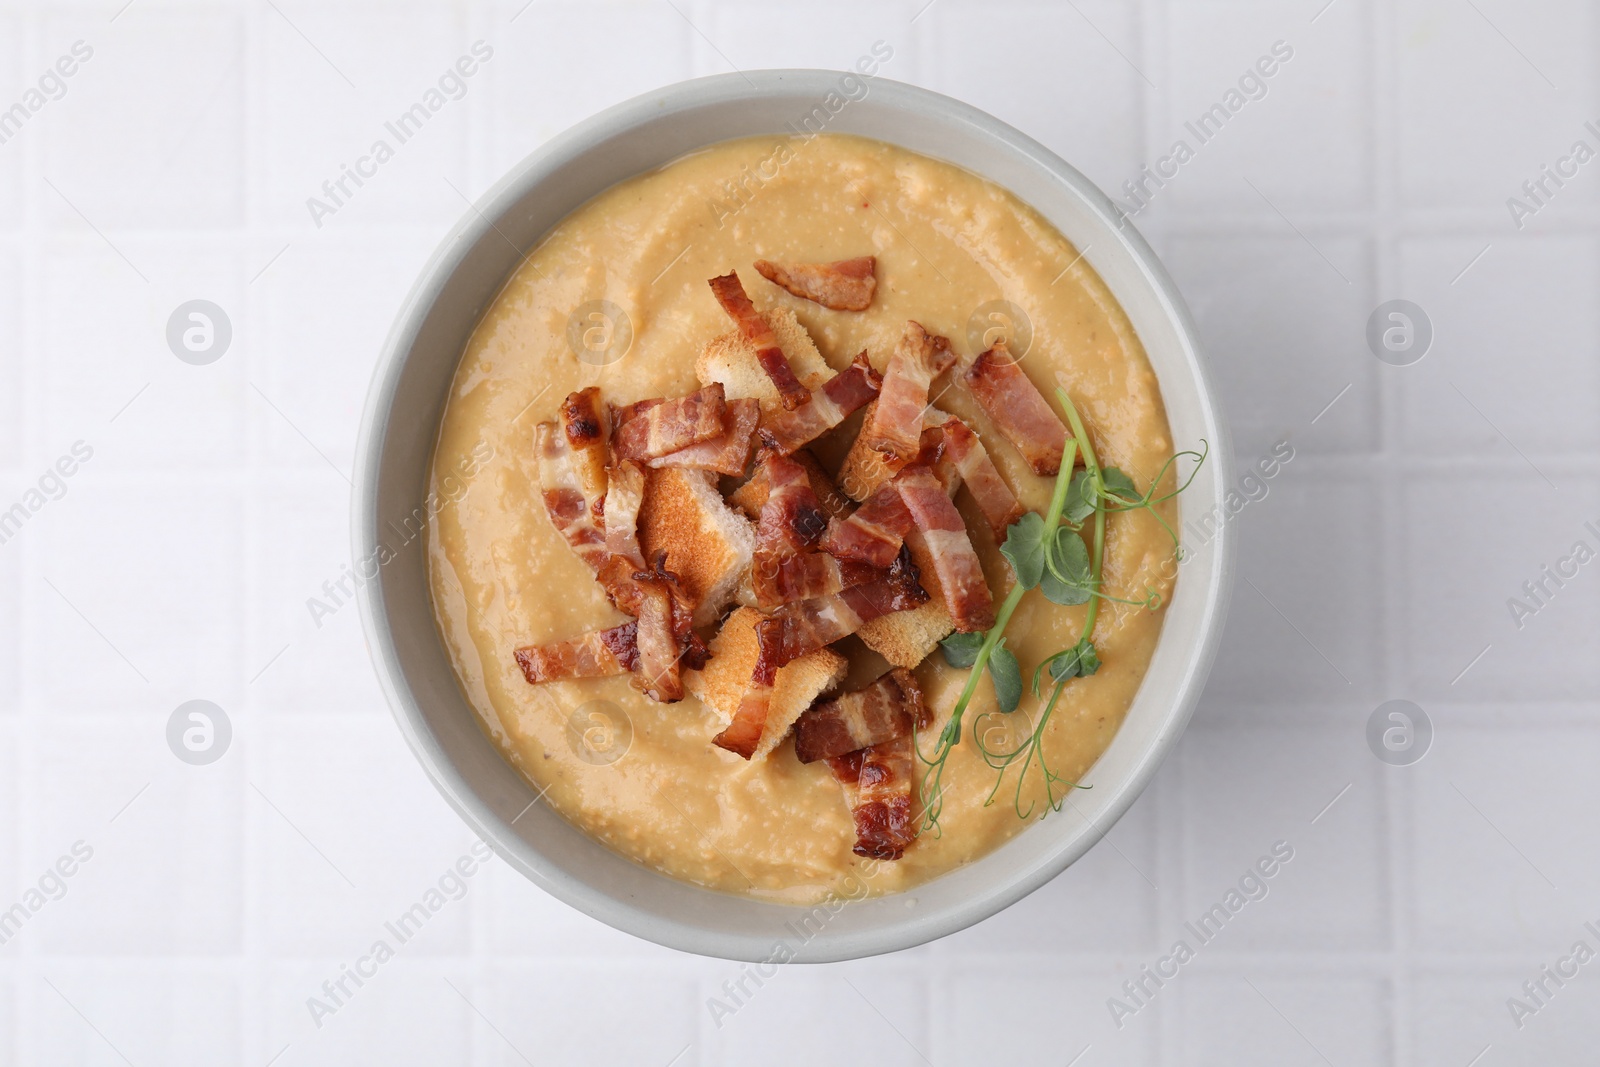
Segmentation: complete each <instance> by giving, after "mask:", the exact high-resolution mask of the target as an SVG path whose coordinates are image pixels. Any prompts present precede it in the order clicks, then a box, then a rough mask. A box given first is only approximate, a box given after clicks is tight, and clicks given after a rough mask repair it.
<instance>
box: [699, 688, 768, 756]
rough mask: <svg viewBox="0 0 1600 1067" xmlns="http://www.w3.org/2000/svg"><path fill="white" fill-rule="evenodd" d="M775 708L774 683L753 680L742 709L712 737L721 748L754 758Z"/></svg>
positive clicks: (744, 697)
mask: <svg viewBox="0 0 1600 1067" xmlns="http://www.w3.org/2000/svg"><path fill="white" fill-rule="evenodd" d="M771 709H772V683H771V682H757V681H754V680H752V681H751V682H750V688H749V690H748V691H747V692H746V693H745V695H744V696H743V697H741V698H740V700H739V710H738V711H736V712H734V713H733V721H732V722H730V723H728V725H727V726H726V727H724V728H723V730H722V732H721V733H719V734H718V735H717V736H716V737H713V738H712V739H711V743H712V744H713V745H716V746H717V747H718V748H725V749H727V750H728V751H729V752H732V753H733V754H734V755H737V756H743V757H744V758H745V759H750V758H751V757H752V756H754V755H755V751H756V746H757V745H759V744H760V743H761V733H762V731H763V730H765V729H766V728H767V714H768V713H769V712H770V711H771Z"/></svg>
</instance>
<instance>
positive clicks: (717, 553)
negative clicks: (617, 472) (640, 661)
mask: <svg viewBox="0 0 1600 1067" xmlns="http://www.w3.org/2000/svg"><path fill="white" fill-rule="evenodd" d="M639 547H640V548H642V549H643V550H644V557H645V559H647V560H654V559H655V558H656V553H657V552H663V551H664V552H666V554H667V560H666V569H667V570H669V571H671V572H672V573H673V574H675V575H677V576H678V581H679V584H680V588H681V589H682V591H683V593H684V595H685V596H686V597H687V598H688V600H689V602H690V603H692V604H693V605H694V621H695V625H697V626H703V625H706V624H708V623H712V622H715V621H716V620H717V617H718V616H719V615H720V614H721V613H722V609H723V608H725V607H727V606H728V605H729V604H730V603H732V602H733V601H734V599H735V598H736V596H737V595H738V591H739V587H740V584H741V582H743V581H745V580H746V577H747V575H748V574H749V572H750V560H751V556H752V554H753V553H754V552H755V547H756V535H755V529H754V528H753V527H752V526H751V524H750V521H749V520H748V519H746V518H745V517H744V516H743V515H740V514H739V513H738V512H736V511H734V510H733V509H732V508H730V507H728V505H727V503H726V502H724V501H723V499H722V494H721V493H719V492H717V483H716V476H715V475H714V474H712V473H711V472H709V471H700V470H691V469H687V468H677V467H669V468H663V469H661V470H649V471H647V472H646V480H645V489H644V503H643V505H642V506H641V507H640V508H639Z"/></svg>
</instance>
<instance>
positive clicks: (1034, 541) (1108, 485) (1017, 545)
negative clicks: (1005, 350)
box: [917, 388, 1209, 832]
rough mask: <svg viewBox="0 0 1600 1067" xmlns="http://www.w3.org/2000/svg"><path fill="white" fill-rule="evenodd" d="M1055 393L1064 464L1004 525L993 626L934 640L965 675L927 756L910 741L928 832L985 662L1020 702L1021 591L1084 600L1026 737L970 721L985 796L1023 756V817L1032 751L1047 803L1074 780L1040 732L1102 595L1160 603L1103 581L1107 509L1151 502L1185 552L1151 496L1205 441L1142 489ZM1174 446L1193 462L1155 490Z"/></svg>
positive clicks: (1087, 638) (998, 690) (1082, 661)
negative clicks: (1000, 739) (917, 759)
mask: <svg viewBox="0 0 1600 1067" xmlns="http://www.w3.org/2000/svg"><path fill="white" fill-rule="evenodd" d="M1056 397H1057V399H1058V400H1059V401H1060V403H1061V407H1062V409H1063V410H1064V411H1065V412H1066V414H1067V419H1068V422H1069V424H1070V426H1071V429H1072V435H1071V437H1070V438H1068V440H1067V443H1066V448H1065V450H1064V455H1063V456H1062V463H1061V469H1060V470H1059V472H1058V473H1057V475H1056V482H1055V487H1054V489H1053V491H1052V493H1051V496H1050V506H1049V508H1048V509H1047V510H1046V513H1045V515H1044V516H1040V515H1039V514H1038V513H1037V512H1029V513H1027V514H1025V515H1024V516H1023V517H1022V518H1021V519H1018V520H1017V521H1016V522H1015V523H1013V524H1012V525H1011V527H1010V528H1009V529H1008V530H1007V531H1006V539H1005V542H1004V543H1003V544H1002V545H1001V547H1000V551H1001V553H1002V554H1003V555H1004V556H1005V557H1006V560H1007V562H1008V563H1010V565H1011V571H1012V575H1013V577H1014V578H1015V579H1016V581H1015V582H1014V584H1013V585H1012V587H1011V589H1010V591H1009V592H1008V593H1007V594H1006V598H1005V600H1004V601H1003V602H1002V603H1001V605H1000V609H999V611H998V612H996V615H995V624H994V626H993V627H991V628H990V629H989V630H988V631H987V632H985V633H981V634H979V633H971V634H953V635H951V636H950V637H947V638H946V639H945V640H944V641H942V642H940V644H941V646H942V648H943V650H944V656H945V660H946V662H948V663H949V664H950V665H951V666H952V667H957V668H970V669H971V673H970V674H969V675H968V676H967V682H966V685H965V687H963V689H962V691H961V695H960V696H959V697H958V698H957V700H956V704H955V707H954V709H953V710H952V711H951V714H950V719H949V721H948V722H947V723H946V724H945V727H944V729H943V730H942V731H940V734H939V738H938V741H937V743H936V744H935V747H934V754H933V756H932V757H931V758H930V757H927V756H922V749H921V746H920V745H918V748H917V753H918V755H919V756H921V757H922V759H923V762H924V763H926V764H927V770H926V771H925V772H924V773H923V778H922V796H923V797H924V798H925V799H924V805H923V812H924V814H923V818H924V822H925V825H926V827H927V828H928V829H931V830H934V831H935V832H937V831H938V829H939V818H940V815H941V814H942V813H943V810H944V796H943V778H944V767H945V762H946V761H947V760H948V758H949V756H950V752H951V750H952V749H954V748H955V746H956V745H957V744H959V743H960V740H961V727H962V717H963V713H964V712H965V711H966V708H967V705H968V704H969V703H970V702H971V700H972V696H973V693H974V692H975V691H976V689H977V685H978V679H979V677H980V676H981V675H982V674H983V672H984V670H985V669H986V668H987V670H988V672H989V676H990V680H991V682H992V684H993V686H994V692H995V703H996V705H997V706H998V708H999V709H1000V713H1002V714H1007V715H1009V714H1011V713H1012V712H1014V711H1015V710H1016V709H1017V707H1018V705H1019V704H1020V703H1021V699H1022V678H1021V670H1020V665H1019V664H1018V662H1017V658H1016V655H1015V653H1013V652H1012V651H1011V650H1010V649H1008V648H1006V647H1005V637H1004V633H1005V628H1006V625H1007V624H1008V623H1009V622H1010V621H1011V616H1012V614H1013V613H1014V612H1015V611H1016V608H1017V605H1018V604H1019V603H1021V601H1022V596H1023V594H1024V593H1026V592H1027V591H1028V590H1029V589H1033V588H1035V587H1038V589H1039V591H1040V592H1041V593H1042V594H1043V595H1044V597H1045V599H1047V600H1049V601H1051V602H1052V603H1055V604H1062V605H1068V606H1071V605H1078V604H1087V605H1088V608H1087V609H1086V611H1085V613H1084V622H1083V629H1082V632H1081V633H1080V636H1079V638H1078V641H1077V643H1076V644H1074V645H1073V646H1071V647H1070V648H1066V649H1063V650H1062V651H1060V652H1057V653H1055V654H1054V655H1052V656H1050V657H1048V658H1047V659H1045V660H1044V661H1043V662H1042V663H1040V664H1039V665H1038V667H1037V668H1035V670H1034V672H1033V685H1032V688H1033V694H1034V696H1035V697H1036V698H1039V697H1041V696H1042V693H1041V682H1042V679H1043V676H1044V673H1045V672H1046V671H1047V670H1048V671H1049V673H1050V679H1051V683H1052V685H1053V688H1052V690H1051V693H1050V696H1049V698H1048V700H1047V701H1046V703H1045V706H1044V710H1043V712H1042V714H1041V715H1040V717H1039V721H1038V723H1037V724H1034V725H1033V727H1032V729H1031V730H1030V731H1029V735H1028V737H1027V738H1025V739H1024V740H1023V741H1022V742H1021V743H1019V744H1018V745H1017V747H1016V748H1015V749H1012V750H1010V751H1005V752H1001V751H996V750H993V749H990V748H989V747H988V746H987V745H985V743H984V741H983V739H982V736H981V734H980V732H979V730H978V724H977V723H974V724H973V741H974V743H975V744H976V745H977V747H978V750H979V752H980V754H981V755H982V756H983V758H984V761H985V762H987V763H988V764H989V766H990V767H993V768H994V769H996V770H998V771H999V772H1000V774H999V776H998V777H997V778H996V780H995V784H994V788H993V789H991V790H990V792H989V797H988V799H987V800H985V804H986V805H987V804H990V803H993V801H994V797H995V794H996V793H997V792H998V791H999V789H1000V785H1001V783H1002V782H1003V781H1004V779H1005V774H1006V771H1007V770H1009V769H1010V767H1011V766H1012V765H1013V764H1015V763H1016V762H1017V761H1018V760H1019V759H1020V760H1021V769H1020V771H1019V773H1018V775H1017V783H1016V798H1015V807H1016V811H1017V814H1018V816H1019V817H1021V818H1024V819H1026V818H1028V817H1030V816H1031V815H1032V813H1033V810H1034V804H1033V803H1031V802H1030V803H1029V805H1028V807H1027V809H1026V810H1024V809H1023V808H1022V789H1023V785H1024V782H1025V781H1026V778H1027V774H1028V770H1029V768H1030V767H1031V766H1032V764H1033V763H1034V761H1035V760H1037V761H1038V764H1039V770H1040V773H1041V774H1042V775H1043V777H1044V782H1045V797H1046V802H1047V804H1048V805H1049V810H1053V811H1059V810H1060V807H1061V803H1062V801H1061V800H1058V799H1057V798H1056V795H1055V786H1056V784H1057V783H1062V782H1066V783H1067V785H1068V787H1069V788H1071V787H1072V786H1074V785H1075V784H1076V783H1072V782H1068V781H1067V779H1066V778H1065V777H1064V776H1061V775H1058V774H1056V773H1054V772H1053V771H1051V770H1050V767H1049V764H1048V763H1047V761H1046V759H1045V754H1044V749H1043V738H1044V731H1045V728H1046V727H1047V726H1048V725H1049V722H1050V717H1051V715H1053V714H1054V712H1055V709H1056V706H1057V705H1058V703H1059V702H1060V699H1061V694H1062V692H1063V691H1064V690H1065V688H1066V684H1067V683H1068V682H1069V681H1071V680H1072V679H1073V678H1080V677H1087V676H1089V675H1092V674H1094V673H1095V672H1096V671H1097V670H1099V669H1100V655H1099V652H1098V650H1097V649H1096V648H1095V646H1094V643H1093V641H1092V640H1091V638H1092V635H1093V634H1094V627H1095V621H1096V618H1097V616H1098V612H1099V607H1100V601H1101V600H1114V601H1116V602H1118V603H1123V604H1138V605H1141V606H1144V607H1146V608H1148V609H1149V610H1152V611H1153V610H1155V609H1156V608H1158V607H1159V606H1160V603H1161V597H1160V594H1159V593H1157V592H1156V591H1154V590H1151V592H1150V595H1149V596H1148V597H1146V598H1145V599H1144V600H1142V601H1139V600H1123V599H1121V598H1118V597H1112V596H1108V595H1107V594H1105V593H1104V592H1103V591H1102V589H1101V581H1102V571H1103V566H1104V562H1105V535H1106V516H1107V515H1108V514H1113V513H1119V512H1126V511H1137V510H1148V511H1149V512H1150V513H1151V514H1152V515H1153V516H1155V518H1156V521H1158V522H1160V523H1161V526H1162V529H1164V530H1165V531H1166V532H1167V535H1168V536H1169V537H1171V539H1172V542H1173V546H1174V548H1175V549H1177V550H1178V552H1179V553H1180V555H1179V558H1180V559H1181V558H1182V556H1181V552H1182V549H1181V546H1179V544H1178V537H1177V534H1176V533H1175V532H1174V531H1173V530H1172V527H1171V526H1170V525H1168V523H1167V521H1166V520H1165V518H1163V517H1162V516H1161V514H1160V513H1159V512H1158V511H1157V510H1156V505H1158V504H1162V503H1164V502H1166V501H1167V500H1170V499H1172V498H1173V497H1175V496H1177V495H1178V494H1179V493H1181V492H1183V490H1184V489H1186V488H1188V486H1189V484H1190V482H1192V481H1193V480H1194V477H1195V474H1196V473H1198V472H1199V469H1200V466H1201V464H1203V463H1204V462H1205V460H1206V456H1207V454H1208V452H1209V447H1208V446H1206V445H1205V443H1204V442H1202V451H1200V452H1193V451H1186V452H1179V453H1177V454H1175V455H1173V456H1172V457H1170V458H1169V459H1168V460H1167V461H1166V462H1165V463H1164V464H1162V466H1161V469H1160V470H1159V471H1158V472H1157V473H1156V476H1155V477H1154V478H1153V479H1152V480H1151V482H1150V488H1149V489H1148V490H1147V491H1145V492H1144V493H1140V492H1139V490H1138V487H1137V486H1135V485H1134V482H1133V479H1131V478H1129V477H1128V476H1127V475H1126V474H1125V473H1123V472H1122V471H1120V470H1118V469H1117V468H1115V467H1101V466H1100V463H1099V459H1098V457H1097V456H1096V454H1095V451H1094V445H1093V443H1092V442H1091V441H1090V440H1089V435H1088V432H1087V431H1086V430H1085V429H1084V425H1083V419H1082V418H1081V417H1080V416H1079V414H1078V409H1077V407H1076V406H1075V405H1074V404H1073V403H1072V398H1071V397H1069V396H1068V395H1067V393H1066V391H1065V390H1064V389H1059V388H1058V389H1057V390H1056ZM1079 453H1081V454H1082V455H1083V461H1084V468H1083V470H1080V471H1076V472H1074V469H1073V468H1074V467H1075V466H1076V460H1077V455H1078V454H1079ZM1179 456H1193V457H1194V458H1195V460H1196V463H1195V469H1194V470H1193V471H1191V472H1190V474H1189V477H1188V478H1187V479H1185V480H1184V482H1183V484H1182V485H1180V486H1178V487H1177V488H1176V489H1175V490H1173V491H1171V492H1169V493H1166V494H1163V495H1161V496H1157V495H1156V491H1157V488H1158V487H1159V486H1160V484H1161V482H1162V480H1163V479H1164V478H1165V477H1166V473H1167V471H1168V470H1169V469H1170V468H1171V466H1172V464H1173V463H1175V462H1176V461H1177V459H1178V457H1179ZM1091 517H1092V519H1093V526H1092V530H1091V536H1090V544H1089V546H1085V544H1084V539H1083V536H1082V534H1081V530H1082V526H1083V523H1084V521H1085V520H1088V519H1090V518H1091ZM1063 798H1064V794H1063ZM1041 817H1042V813H1041Z"/></svg>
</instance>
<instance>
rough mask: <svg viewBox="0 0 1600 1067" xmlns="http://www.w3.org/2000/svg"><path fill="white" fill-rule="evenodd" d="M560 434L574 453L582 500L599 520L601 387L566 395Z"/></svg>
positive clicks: (602, 442)
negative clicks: (586, 502)
mask: <svg viewBox="0 0 1600 1067" xmlns="http://www.w3.org/2000/svg"><path fill="white" fill-rule="evenodd" d="M561 430H562V432H563V433H564V434H566V436H567V447H568V448H570V449H571V450H572V457H573V469H574V470H576V471H577V473H578V483H579V485H580V487H581V488H582V490H583V498H584V499H585V500H587V501H588V502H589V510H591V511H593V512H594V516H595V518H597V519H598V518H599V517H600V515H601V510H602V509H603V508H604V506H605V504H604V501H605V496H606V417H605V411H604V409H603V408H601V406H600V388H599V386H594V385H591V386H589V388H587V389H580V390H578V391H577V392H575V393H569V394H568V395H567V398H566V399H565V400H563V401H562V402H561Z"/></svg>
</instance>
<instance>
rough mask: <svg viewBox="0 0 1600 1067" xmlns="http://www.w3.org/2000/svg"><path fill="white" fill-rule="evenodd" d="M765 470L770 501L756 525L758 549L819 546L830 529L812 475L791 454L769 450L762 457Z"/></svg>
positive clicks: (762, 550) (801, 548) (762, 510)
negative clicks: (790, 456) (824, 531)
mask: <svg viewBox="0 0 1600 1067" xmlns="http://www.w3.org/2000/svg"><path fill="white" fill-rule="evenodd" d="M761 466H762V468H763V470H764V471H765V473H766V480H767V502H766V503H765V504H763V505H762V506H761V521H760V522H759V523H757V525H756V552H757V553H762V552H768V553H773V552H799V551H802V550H805V549H810V548H814V547H816V544H817V541H818V539H819V538H821V537H822V531H823V530H824V529H826V528H827V525H828V516H827V515H826V514H825V513H824V512H823V510H822V503H821V502H820V501H819V500H818V499H817V494H816V490H814V489H812V488H811V476H810V475H809V474H807V473H806V469H805V468H804V467H802V466H801V465H800V464H799V463H797V462H796V461H795V460H792V459H790V458H789V457H788V456H784V455H780V454H778V453H776V452H768V453H767V454H766V455H765V456H764V457H763V458H762V460H761Z"/></svg>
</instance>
